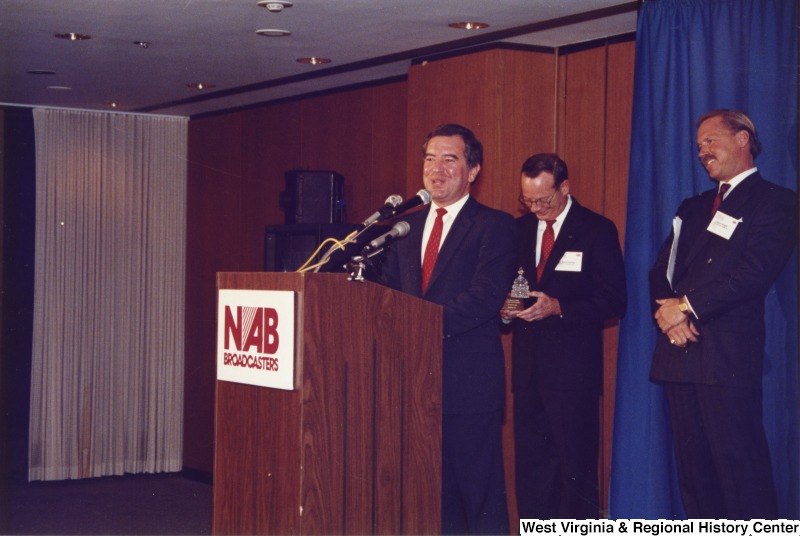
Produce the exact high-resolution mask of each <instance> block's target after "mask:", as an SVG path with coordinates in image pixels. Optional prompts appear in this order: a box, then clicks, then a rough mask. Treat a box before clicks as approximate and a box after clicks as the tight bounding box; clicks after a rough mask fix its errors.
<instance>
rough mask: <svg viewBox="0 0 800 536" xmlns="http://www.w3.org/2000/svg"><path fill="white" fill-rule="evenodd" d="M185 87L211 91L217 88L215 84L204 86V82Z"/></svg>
mask: <svg viewBox="0 0 800 536" xmlns="http://www.w3.org/2000/svg"><path fill="white" fill-rule="evenodd" d="M186 87H190V88H192V89H213V88H215V87H217V86H216V85H215V84H206V83H204V82H195V83H194V84H186Z"/></svg>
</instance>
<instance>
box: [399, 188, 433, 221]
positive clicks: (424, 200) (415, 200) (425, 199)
mask: <svg viewBox="0 0 800 536" xmlns="http://www.w3.org/2000/svg"><path fill="white" fill-rule="evenodd" d="M430 202H431V193H430V192H429V191H428V190H425V189H422V190H420V191H419V192H417V195H415V196H414V197H412V198H411V199H409V200H408V201H406V202H405V203H402V204H401V205H398V206H396V207H394V210H393V211H392V215H391V216H390V217H394V216H397V215H399V214H402V213H403V212H405V211H407V210H411V209H412V208H414V207H417V206H419V205H427V204H428V203H430Z"/></svg>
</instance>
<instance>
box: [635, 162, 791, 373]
mask: <svg viewBox="0 0 800 536" xmlns="http://www.w3.org/2000/svg"><path fill="white" fill-rule="evenodd" d="M715 196H716V189H713V190H709V191H707V192H703V193H702V194H699V195H697V196H695V197H692V198H689V199H686V200H684V201H683V203H681V205H680V207H679V208H678V213H677V216H678V217H680V218H681V220H682V221H683V223H682V227H681V231H680V236H679V239H678V250H677V255H676V263H675V271H674V275H673V286H674V291H673V289H671V288H670V285H669V282H668V280H667V276H666V273H667V265H668V261H669V254H670V247H671V245H672V241H673V235H672V233H670V236H669V237H668V238H667V240H666V242H665V244H664V248H663V249H662V251H661V254H660V255H659V256H658V260H657V261H656V263H655V265H654V266H653V268H652V270H651V271H650V294H651V298H652V300H653V306H654V307H657V305H656V304H655V300H656V299H658V298H669V297H676V296H682V295H686V296H687V297H688V299H689V302H690V303H691V305H692V308H693V309H694V311H695V312H696V313H697V315H698V319H697V320H696V321H695V322H696V325H697V327H698V329H699V331H700V337H699V342H697V343H690V344H689V345H688V346H687V347H686V349H685V350H684V349H682V348H678V347H675V346H672V345H671V344H670V343H669V340H668V337H667V336H666V335H660V336H659V340H658V343H657V345H656V350H655V354H654V357H653V364H652V368H651V371H650V374H651V377H652V378H653V379H655V380H662V381H672V382H690V383H705V384H717V385H728V386H745V387H754V388H760V387H761V374H762V368H763V357H764V298H765V296H766V293H767V291H768V290H769V288H770V286H771V285H772V283H773V282H774V281H775V279H776V278H777V277H778V275H779V274H780V271H781V270H782V269H783V266H784V264H785V263H786V261H787V259H788V258H789V255H790V254H791V252H792V250H793V248H794V244H795V240H796V229H797V219H796V217H797V216H796V210H797V209H796V202H797V198H796V194H795V193H794V192H792V191H791V190H788V189H786V188H783V187H780V186H777V185H775V184H772V183H770V182H767V181H765V180H764V179H763V178H762V177H761V175H760V174H759V173H757V172H756V173H754V174H753V175H750V176H749V177H747V178H746V179H745V180H744V181H742V182H741V183H740V184H739V185H738V186H737V187H736V188H734V189H733V190H732V191H731V192H730V193H729V194H728V196H727V197H726V198H725V200H724V201H723V202H722V205H721V206H720V208H719V210H720V211H721V212H723V213H725V214H727V215H729V216H732V217H733V218H736V219H740V220H741V221H740V223H739V224H738V225H737V227H736V228H735V230H734V231H733V234H732V235H731V237H730V239H725V238H722V237H720V236H717V235H715V234H713V233H711V232H710V231H707V230H706V228H707V227H708V224H709V222H710V221H711V206H712V204H713V201H714V197H715Z"/></svg>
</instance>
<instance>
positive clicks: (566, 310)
mask: <svg viewBox="0 0 800 536" xmlns="http://www.w3.org/2000/svg"><path fill="white" fill-rule="evenodd" d="M595 229H596V231H597V232H596V234H595V236H594V240H592V241H591V254H590V255H588V256H587V260H588V261H589V266H588V267H587V269H588V275H589V280H590V285H589V289H590V290H589V292H588V293H587V294H585V295H582V296H575V297H571V298H559V303H560V305H561V316H562V318H563V319H564V323H565V324H566V325H580V324H597V323H602V322H604V321H605V320H607V319H610V318H622V317H623V316H624V315H625V310H626V309H627V305H628V293H627V288H626V283H625V265H624V263H623V260H622V250H621V249H620V245H619V237H618V235H617V229H616V227H615V226H614V224H613V223H612V222H611V221H610V220H607V219H605V218H603V219H600V220H598V222H597V224H596V226H595Z"/></svg>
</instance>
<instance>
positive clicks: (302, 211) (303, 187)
mask: <svg viewBox="0 0 800 536" xmlns="http://www.w3.org/2000/svg"><path fill="white" fill-rule="evenodd" d="M284 177H285V179H286V190H285V191H283V192H281V195H280V206H281V208H282V209H283V210H284V212H285V213H286V214H285V216H286V218H285V222H286V223H287V224H289V225H293V224H299V223H342V222H344V221H345V213H344V208H345V201H344V177H343V176H341V175H339V174H338V173H336V172H335V171H301V170H292V171H287V172H286V173H285V174H284Z"/></svg>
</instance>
